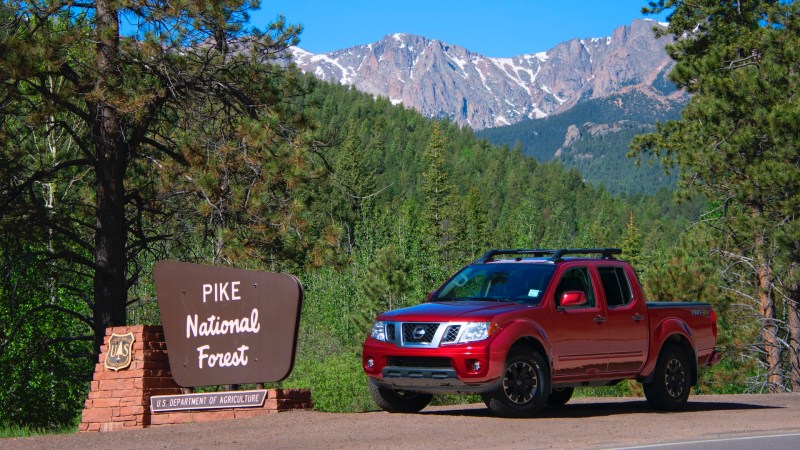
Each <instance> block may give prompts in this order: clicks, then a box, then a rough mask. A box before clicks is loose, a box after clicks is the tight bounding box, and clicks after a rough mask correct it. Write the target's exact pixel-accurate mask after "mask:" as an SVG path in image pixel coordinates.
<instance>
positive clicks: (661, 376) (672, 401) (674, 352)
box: [642, 344, 692, 411]
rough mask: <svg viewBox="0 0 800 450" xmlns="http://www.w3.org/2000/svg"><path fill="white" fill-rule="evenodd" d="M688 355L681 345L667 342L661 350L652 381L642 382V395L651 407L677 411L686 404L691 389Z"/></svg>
mask: <svg viewBox="0 0 800 450" xmlns="http://www.w3.org/2000/svg"><path fill="white" fill-rule="evenodd" d="M691 370H692V368H691V366H690V364H689V355H687V352H686V350H684V349H683V348H682V347H680V346H678V345H674V344H669V345H667V346H665V347H664V349H663V350H661V354H660V355H659V357H658V362H657V363H656V371H655V373H654V374H653V375H654V376H653V381H652V382H650V383H644V384H643V386H642V387H643V388H644V396H645V397H646V398H647V403H649V404H650V406H651V407H652V408H653V409H658V410H661V411H679V410H681V409H683V408H684V407H685V406H686V401H687V400H688V398H689V390H690V389H691V377H692V374H691Z"/></svg>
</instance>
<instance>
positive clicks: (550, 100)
mask: <svg viewBox="0 0 800 450" xmlns="http://www.w3.org/2000/svg"><path fill="white" fill-rule="evenodd" d="M654 26H662V25H661V23H659V22H656V21H654V20H652V19H639V20H635V21H633V22H632V23H631V24H630V25H626V26H622V27H618V28H617V29H615V30H614V31H613V33H612V34H611V35H610V36H606V37H599V38H584V39H578V38H575V39H571V40H569V41H566V42H562V43H560V44H557V45H556V46H555V47H553V48H551V49H549V50H547V51H540V52H536V53H530V54H522V55H518V56H514V57H511V58H493V57H489V56H484V55H480V54H477V53H474V52H471V51H469V50H467V49H466V48H463V47H459V46H457V45H452V44H448V43H446V42H443V41H439V40H435V39H429V38H427V37H424V36H417V35H413V34H409V33H394V34H389V35H386V36H384V37H383V38H382V39H381V40H380V41H378V42H374V43H371V44H367V45H360V46H356V47H351V48H347V49H342V50H337V51H334V52H330V53H323V54H313V53H310V52H307V51H305V50H302V49H297V48H296V49H294V51H293V53H294V61H295V62H296V63H297V65H298V66H299V67H300V68H301V69H302V70H304V71H306V72H311V73H313V74H314V75H315V76H317V77H318V78H320V79H322V80H326V81H333V82H339V83H342V84H348V85H352V86H354V87H355V88H356V89H358V90H361V91H363V92H367V93H370V94H373V95H378V96H382V97H385V98H388V99H389V100H390V101H391V102H392V103H394V104H397V103H402V104H403V105H405V106H406V107H410V108H414V109H416V110H418V111H419V112H421V113H422V114H425V115H427V116H431V117H447V118H450V119H451V120H453V121H454V122H456V123H459V124H461V125H469V126H471V127H472V128H474V129H481V128H488V127H495V126H501V125H508V124H512V123H516V122H519V121H520V120H524V119H530V118H540V117H545V116H547V115H550V114H557V113H559V112H562V111H565V110H567V109H569V108H571V107H572V106H574V105H575V104H577V103H579V102H580V101H582V100H585V99H590V98H602V97H606V96H608V95H611V94H613V93H618V92H621V91H624V90H638V91H641V92H643V93H645V94H646V95H650V96H653V97H659V96H660V97H665V98H666V96H667V94H666V93H663V92H661V91H659V89H658V86H659V85H660V84H664V83H665V81H664V75H665V73H666V71H667V69H668V67H669V66H671V60H670V59H669V57H668V56H667V55H666V52H665V51H664V44H665V43H666V42H668V38H661V39H656V38H655V37H654V35H653V32H652V28H653V27H654ZM670 95H683V94H681V93H679V94H674V93H672V94H670Z"/></svg>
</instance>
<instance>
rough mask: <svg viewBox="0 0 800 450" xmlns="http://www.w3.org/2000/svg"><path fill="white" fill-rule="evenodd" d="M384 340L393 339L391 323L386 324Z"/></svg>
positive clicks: (392, 325)
mask: <svg viewBox="0 0 800 450" xmlns="http://www.w3.org/2000/svg"><path fill="white" fill-rule="evenodd" d="M386 340H388V341H389V342H394V340H395V335H394V324H393V323H387V324H386Z"/></svg>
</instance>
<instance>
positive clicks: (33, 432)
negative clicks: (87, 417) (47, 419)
mask: <svg viewBox="0 0 800 450" xmlns="http://www.w3.org/2000/svg"><path fill="white" fill-rule="evenodd" d="M77 432H78V424H77V422H76V423H75V424H73V425H69V426H64V427H60V428H30V427H24V426H19V425H10V424H0V438H15V437H31V436H44V435H48V434H72V433H77Z"/></svg>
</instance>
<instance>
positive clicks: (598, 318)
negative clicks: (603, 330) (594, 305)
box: [594, 316, 606, 323]
mask: <svg viewBox="0 0 800 450" xmlns="http://www.w3.org/2000/svg"><path fill="white" fill-rule="evenodd" d="M594 321H595V322H597V323H603V322H605V321H606V318H605V317H603V316H597V317H595V318H594Z"/></svg>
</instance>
